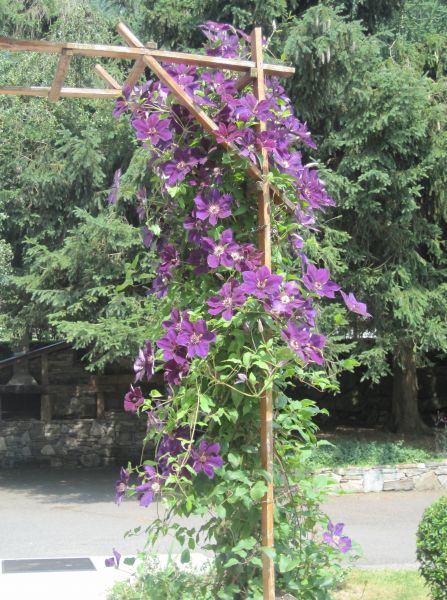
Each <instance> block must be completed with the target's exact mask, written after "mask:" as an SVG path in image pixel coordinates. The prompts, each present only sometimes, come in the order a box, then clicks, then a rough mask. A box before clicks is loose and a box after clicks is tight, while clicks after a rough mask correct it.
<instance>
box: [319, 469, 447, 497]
mask: <svg viewBox="0 0 447 600" xmlns="http://www.w3.org/2000/svg"><path fill="white" fill-rule="evenodd" d="M318 474H324V475H326V476H327V477H328V478H329V479H330V480H331V482H332V483H331V488H332V490H334V491H344V492H357V493H368V492H396V491H399V492H402V491H410V490H416V491H425V490H437V489H442V488H445V489H447V462H433V463H419V464H402V465H382V466H377V467H352V468H350V467H349V468H348V467H347V468H343V469H321V470H319V471H318Z"/></svg>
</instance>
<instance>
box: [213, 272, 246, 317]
mask: <svg viewBox="0 0 447 600" xmlns="http://www.w3.org/2000/svg"><path fill="white" fill-rule="evenodd" d="M236 286H237V283H236V282H235V281H229V282H228V283H224V285H223V286H222V287H221V289H220V290H219V296H213V297H212V298H210V299H209V300H208V306H209V307H210V309H209V310H208V312H209V314H210V315H218V314H219V313H222V317H223V318H224V319H225V321H231V319H232V318H233V309H234V307H235V306H242V305H243V304H244V302H245V300H246V297H245V294H244V292H243V291H242V290H241V289H240V288H239V287H236Z"/></svg>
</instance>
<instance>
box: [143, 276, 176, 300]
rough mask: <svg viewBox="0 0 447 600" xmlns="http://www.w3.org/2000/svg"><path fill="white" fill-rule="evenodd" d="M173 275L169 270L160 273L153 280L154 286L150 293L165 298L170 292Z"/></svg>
mask: <svg viewBox="0 0 447 600" xmlns="http://www.w3.org/2000/svg"><path fill="white" fill-rule="evenodd" d="M171 279H172V275H171V273H169V272H168V271H166V272H165V273H160V274H159V275H157V277H155V279H154V281H153V282H152V287H151V289H150V291H149V292H148V293H149V294H156V295H157V298H163V297H164V296H166V294H167V293H168V288H169V284H170V282H171Z"/></svg>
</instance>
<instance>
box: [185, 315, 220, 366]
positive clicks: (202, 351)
mask: <svg viewBox="0 0 447 600" xmlns="http://www.w3.org/2000/svg"><path fill="white" fill-rule="evenodd" d="M215 339H216V335H215V334H214V333H212V332H211V331H208V329H207V327H206V322H205V321H204V320H203V319H199V320H198V321H196V322H195V323H191V322H190V321H183V323H182V331H181V333H180V334H179V336H178V341H179V343H180V344H182V345H183V346H186V348H187V354H186V356H187V357H188V358H192V357H193V356H200V357H202V358H203V357H205V356H206V355H207V354H208V352H209V351H210V344H211V342H214V340H215Z"/></svg>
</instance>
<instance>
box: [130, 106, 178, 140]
mask: <svg viewBox="0 0 447 600" xmlns="http://www.w3.org/2000/svg"><path fill="white" fill-rule="evenodd" d="M132 126H133V127H134V129H135V130H136V132H137V140H149V141H150V142H151V144H153V145H154V146H156V145H157V144H158V143H159V142H160V140H161V141H163V142H168V141H169V140H171V139H172V133H171V130H170V127H171V120H170V119H160V118H159V117H158V115H157V114H155V113H152V114H151V115H150V117H148V118H147V119H145V120H143V119H135V120H134V121H132Z"/></svg>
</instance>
